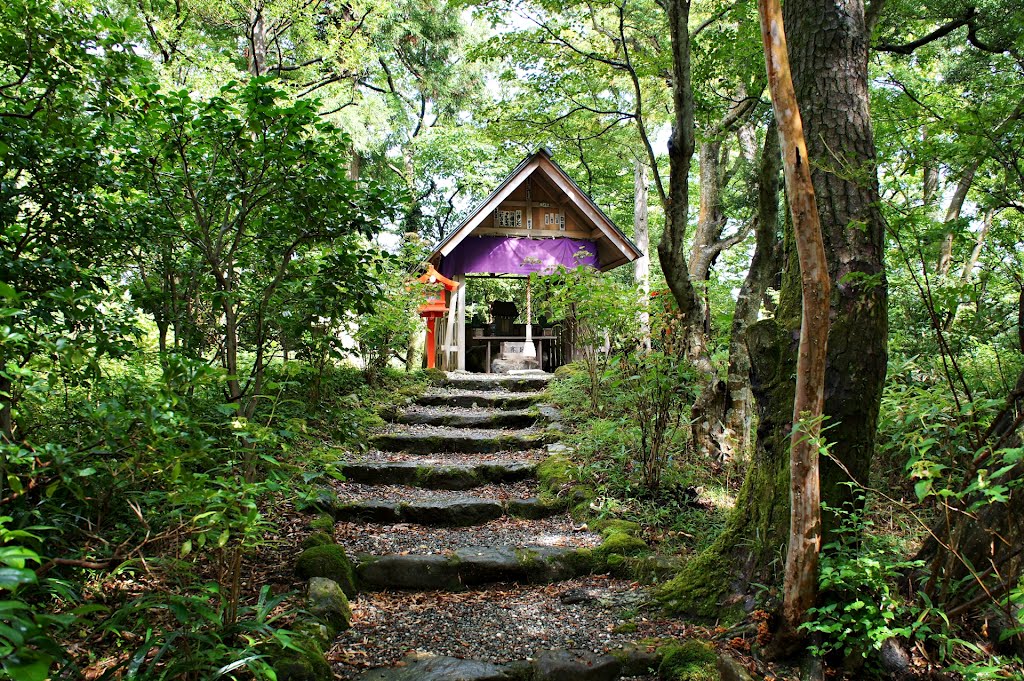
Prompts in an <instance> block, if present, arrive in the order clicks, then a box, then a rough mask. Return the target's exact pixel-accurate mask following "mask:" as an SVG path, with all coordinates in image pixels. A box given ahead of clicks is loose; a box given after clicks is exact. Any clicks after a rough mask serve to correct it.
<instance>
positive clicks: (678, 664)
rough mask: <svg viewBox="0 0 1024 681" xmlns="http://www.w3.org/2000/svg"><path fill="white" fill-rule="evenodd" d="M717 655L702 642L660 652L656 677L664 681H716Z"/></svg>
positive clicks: (687, 643)
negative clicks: (659, 663)
mask: <svg viewBox="0 0 1024 681" xmlns="http://www.w3.org/2000/svg"><path fill="white" fill-rule="evenodd" d="M717 661H718V654H717V653H716V652H715V649H714V647H713V646H711V645H710V644H708V643H704V642H703V641H686V642H684V643H682V644H680V645H677V646H667V647H665V648H664V649H663V650H662V658H661V665H660V666H659V667H658V676H660V677H661V678H662V679H666V681H718V680H719V677H718V668H717V666H716V663H717Z"/></svg>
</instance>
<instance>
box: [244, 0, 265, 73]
mask: <svg viewBox="0 0 1024 681" xmlns="http://www.w3.org/2000/svg"><path fill="white" fill-rule="evenodd" d="M248 32H249V35H248V36H247V37H248V39H249V48H248V50H247V51H246V52H247V54H246V61H247V65H246V67H247V69H248V71H249V73H250V74H251V75H253V76H263V75H266V73H267V22H266V18H265V17H264V16H263V5H262V4H258V5H256V6H255V7H253V8H252V9H251V10H249V26H248Z"/></svg>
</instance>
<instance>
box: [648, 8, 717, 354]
mask: <svg viewBox="0 0 1024 681" xmlns="http://www.w3.org/2000/svg"><path fill="white" fill-rule="evenodd" d="M689 18H690V2H689V0H668V24H669V35H670V38H671V40H672V107H673V113H674V117H673V121H672V135H671V137H670V138H669V142H668V160H669V180H668V197H667V201H666V206H665V231H664V232H663V233H662V235H661V241H659V242H658V259H659V260H660V261H661V269H662V272H664V274H665V281H666V282H667V283H668V287H669V290H671V291H672V296H673V297H674V298H675V300H676V304H677V305H678V306H679V312H680V314H681V315H682V318H683V327H684V329H683V330H684V332H685V333H686V342H685V353H686V355H687V356H688V357H689V358H690V359H691V360H693V361H694V362H695V363H696V365H697V368H698V369H699V370H701V371H704V372H706V373H710V372H711V370H712V367H711V362H710V361H709V360H708V358H707V356H706V346H707V339H706V337H705V334H704V309H703V307H702V305H701V302H700V300H699V299H698V298H697V292H696V291H695V290H694V287H693V282H692V281H691V280H690V272H689V268H688V267H687V263H686V227H687V214H688V213H689V207H690V198H689V196H690V162H691V161H692V159H693V152H694V138H693V135H694V127H693V108H694V105H693V90H692V88H691V85H690V33H689V27H688V25H687V24H688V22H689Z"/></svg>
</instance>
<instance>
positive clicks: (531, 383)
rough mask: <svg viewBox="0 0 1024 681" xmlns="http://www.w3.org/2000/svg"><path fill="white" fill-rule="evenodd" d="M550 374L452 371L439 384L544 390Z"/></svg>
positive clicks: (493, 388)
mask: <svg viewBox="0 0 1024 681" xmlns="http://www.w3.org/2000/svg"><path fill="white" fill-rule="evenodd" d="M551 376H552V375H551V374H545V373H542V372H530V373H526V374H470V373H462V372H452V373H448V374H447V375H446V377H445V379H444V380H443V381H442V382H441V385H443V386H446V387H449V388H460V389H462V390H505V391H508V392H515V393H519V392H528V391H534V390H544V389H545V388H547V387H548V382H549V381H550V380H551Z"/></svg>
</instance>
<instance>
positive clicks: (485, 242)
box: [440, 236, 598, 277]
mask: <svg viewBox="0 0 1024 681" xmlns="http://www.w3.org/2000/svg"><path fill="white" fill-rule="evenodd" d="M559 265H563V266H565V267H567V268H573V267H578V266H579V265H588V266H590V267H597V265H598V260H597V246H596V245H595V244H594V242H593V241H585V240H583V239H568V238H565V237H557V238H554V239H530V238H517V237H512V236H480V237H474V236H470V237H468V238H467V239H465V240H464V241H463V242H462V243H460V244H459V245H458V246H456V247H455V250H454V251H452V252H451V253H450V254H448V255H447V256H445V258H444V260H442V261H441V268H440V269H441V274H443V275H444V276H446V277H451V276H454V275H456V274H460V273H461V274H532V273H533V272H539V273H541V274H548V273H551V272H554V271H555V269H556V268H557V267H558V266H559Z"/></svg>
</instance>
